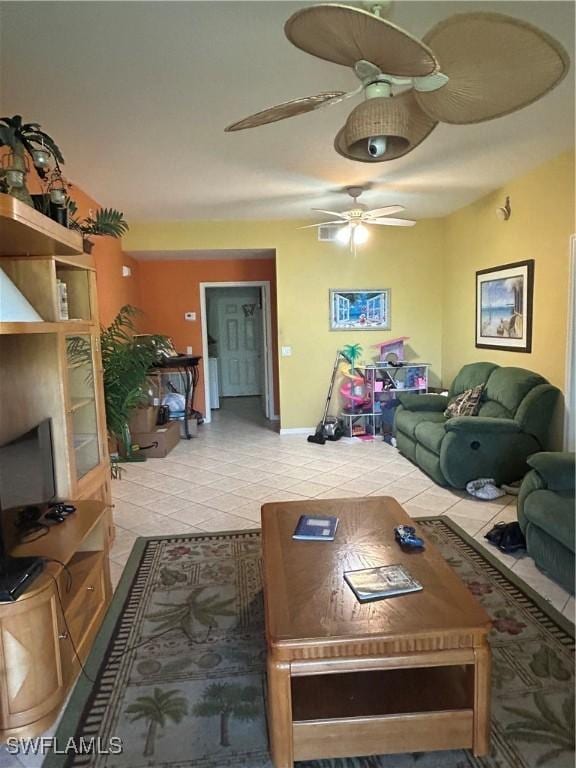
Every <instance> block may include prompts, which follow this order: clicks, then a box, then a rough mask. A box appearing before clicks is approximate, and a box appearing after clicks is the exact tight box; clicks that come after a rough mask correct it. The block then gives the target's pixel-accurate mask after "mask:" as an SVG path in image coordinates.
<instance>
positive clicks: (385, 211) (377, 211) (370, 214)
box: [362, 205, 405, 221]
mask: <svg viewBox="0 0 576 768" xmlns="http://www.w3.org/2000/svg"><path fill="white" fill-rule="evenodd" d="M403 210H405V209H404V206H403V205H387V206H386V207H385V208H372V210H371V211H366V213H365V214H364V216H363V217H362V218H363V219H364V220H365V221H368V220H369V219H378V218H379V217H380V216H391V215H392V214H393V213H400V211H403Z"/></svg>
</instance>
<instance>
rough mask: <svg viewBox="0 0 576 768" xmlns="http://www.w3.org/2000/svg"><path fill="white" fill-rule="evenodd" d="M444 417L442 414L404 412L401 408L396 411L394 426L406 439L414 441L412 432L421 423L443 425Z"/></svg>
mask: <svg viewBox="0 0 576 768" xmlns="http://www.w3.org/2000/svg"><path fill="white" fill-rule="evenodd" d="M445 421H446V417H445V416H444V414H443V413H438V412H434V411H415V412H414V411H405V410H404V409H403V408H402V409H399V410H397V411H396V419H395V421H394V425H395V427H396V429H397V430H400V432H403V433H404V434H405V435H408V437H411V438H412V439H415V436H414V430H415V429H416V427H417V426H418V424H421V423H422V422H431V423H437V424H444V422H445Z"/></svg>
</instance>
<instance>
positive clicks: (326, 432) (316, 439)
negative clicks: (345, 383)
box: [308, 351, 350, 445]
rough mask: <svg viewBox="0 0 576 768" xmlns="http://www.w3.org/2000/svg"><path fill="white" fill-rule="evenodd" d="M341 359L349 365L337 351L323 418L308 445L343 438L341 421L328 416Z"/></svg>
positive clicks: (309, 437)
mask: <svg viewBox="0 0 576 768" xmlns="http://www.w3.org/2000/svg"><path fill="white" fill-rule="evenodd" d="M341 357H342V358H344V360H346V362H348V363H350V360H349V359H348V358H347V357H346V355H344V354H343V353H342V352H340V351H338V352H337V353H336V360H334V367H333V368H332V376H331V378H330V387H329V388H328V397H327V398H326V405H325V406H324V416H323V417H322V421H321V422H320V423H319V424H318V426H317V427H316V432H315V433H314V434H313V435H309V436H308V442H309V443H317V444H318V445H324V443H325V442H326V440H331V441H332V442H334V441H336V440H340V438H341V437H343V436H344V428H343V426H342V421H341V420H340V419H339V418H338V417H336V416H328V408H330V401H331V400H332V390H333V389H334V382H335V381H336V374H337V372H338V365H339V363H340V358H341Z"/></svg>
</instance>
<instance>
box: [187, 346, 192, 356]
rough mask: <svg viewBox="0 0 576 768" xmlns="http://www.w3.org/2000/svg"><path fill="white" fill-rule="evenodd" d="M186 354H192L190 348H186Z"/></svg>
mask: <svg viewBox="0 0 576 768" xmlns="http://www.w3.org/2000/svg"><path fill="white" fill-rule="evenodd" d="M186 354H187V355H191V354H192V347H186Z"/></svg>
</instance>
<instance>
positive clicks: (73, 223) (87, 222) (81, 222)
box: [67, 197, 129, 253]
mask: <svg viewBox="0 0 576 768" xmlns="http://www.w3.org/2000/svg"><path fill="white" fill-rule="evenodd" d="M67 206H68V215H69V222H68V226H69V227H70V229H73V230H75V231H76V232H80V233H81V235H82V239H83V242H84V250H85V251H86V252H87V253H91V251H92V247H93V245H94V243H93V241H92V240H90V239H89V237H90V235H92V236H102V237H114V238H116V239H118V238H121V237H123V236H124V235H125V234H126V232H128V229H129V227H128V222H127V221H126V219H125V218H124V214H123V213H122V211H117V210H116V209H115V208H98V209H97V210H96V211H93V210H90V213H89V215H88V216H87V217H86V218H84V219H79V218H78V217H77V215H76V214H77V213H78V206H77V205H76V202H75V201H74V200H72V198H70V197H69V198H68V200H67Z"/></svg>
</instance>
